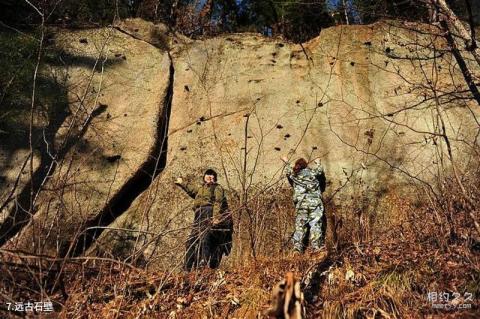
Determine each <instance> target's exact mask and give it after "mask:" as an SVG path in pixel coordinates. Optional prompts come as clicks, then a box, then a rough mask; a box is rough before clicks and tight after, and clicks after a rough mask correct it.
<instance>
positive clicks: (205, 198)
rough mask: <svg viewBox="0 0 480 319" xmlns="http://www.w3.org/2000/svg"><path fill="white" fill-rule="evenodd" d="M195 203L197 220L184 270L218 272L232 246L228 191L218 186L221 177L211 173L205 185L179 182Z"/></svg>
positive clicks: (177, 182)
mask: <svg viewBox="0 0 480 319" xmlns="http://www.w3.org/2000/svg"><path fill="white" fill-rule="evenodd" d="M175 184H177V185H178V186H179V187H180V188H182V189H183V190H184V191H185V192H186V193H187V194H188V195H189V196H190V197H191V198H193V199H194V202H193V210H194V212H195V217H194V221H193V225H192V231H191V233H190V236H189V237H188V240H187V242H186V255H185V263H184V269H185V270H187V271H190V270H192V269H196V268H198V267H201V266H209V267H210V268H218V266H219V265H220V261H221V259H222V256H223V255H228V254H229V253H230V250H231V246H232V226H233V225H232V222H231V216H230V214H229V213H228V204H227V198H226V196H225V190H224V189H223V187H222V186H221V185H220V184H218V183H217V173H216V172H215V171H214V170H213V169H208V170H206V171H205V173H204V175H203V182H202V183H201V184H199V185H198V184H195V183H186V182H184V180H183V179H182V178H178V179H177V180H176V181H175Z"/></svg>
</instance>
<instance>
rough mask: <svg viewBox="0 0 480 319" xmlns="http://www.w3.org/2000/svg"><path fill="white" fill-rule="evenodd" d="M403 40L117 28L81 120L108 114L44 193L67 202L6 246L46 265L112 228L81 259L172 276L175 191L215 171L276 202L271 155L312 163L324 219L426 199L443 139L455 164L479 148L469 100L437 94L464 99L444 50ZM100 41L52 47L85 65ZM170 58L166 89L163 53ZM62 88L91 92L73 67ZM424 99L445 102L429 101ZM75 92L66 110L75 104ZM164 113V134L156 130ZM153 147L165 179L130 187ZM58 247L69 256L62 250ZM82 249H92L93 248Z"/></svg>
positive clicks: (276, 170)
mask: <svg viewBox="0 0 480 319" xmlns="http://www.w3.org/2000/svg"><path fill="white" fill-rule="evenodd" d="M410 27H414V28H417V27H418V26H408V28H407V27H406V26H402V25H397V26H394V25H390V24H388V23H379V24H375V25H371V26H339V27H334V28H329V29H326V30H324V31H322V33H321V35H320V36H319V37H317V38H315V39H313V40H312V41H310V42H308V43H305V44H303V45H295V44H290V43H287V42H284V41H282V40H281V39H272V38H266V37H262V36H260V35H256V34H233V35H225V36H221V37H217V38H213V39H207V40H202V41H191V40H188V39H185V38H181V37H174V38H173V39H172V38H169V37H168V36H167V35H166V30H165V29H163V28H158V27H155V26H152V25H146V24H144V23H142V22H140V21H138V20H136V21H127V22H125V23H123V24H122V25H121V26H120V27H119V28H120V29H121V30H122V31H123V33H122V32H119V31H110V32H111V35H110V37H109V42H108V43H110V44H109V45H112V46H113V48H114V49H108V50H106V52H109V53H108V54H110V55H109V57H110V59H109V60H108V61H120V62H119V63H118V64H115V65H112V66H110V67H105V73H104V77H103V78H101V77H100V75H96V78H95V81H94V82H95V85H92V86H90V88H93V87H96V86H97V85H98V83H99V82H100V81H102V87H103V89H102V90H96V92H101V94H100V95H99V96H98V97H95V95H94V96H93V97H91V98H90V99H89V100H88V101H90V102H89V104H88V106H89V108H90V109H93V108H94V107H95V106H96V105H99V104H100V103H102V104H107V105H108V107H107V110H106V111H105V112H104V113H102V114H101V115H99V116H98V117H95V119H93V120H92V123H91V124H90V127H89V128H88V129H87V131H86V133H85V137H84V138H83V140H84V141H85V142H84V143H81V144H79V145H77V146H76V147H75V148H73V149H72V150H71V151H69V152H68V154H67V155H66V159H65V160H64V161H63V163H64V164H63V165H62V166H61V167H59V168H57V172H56V173H55V176H54V177H53V178H52V180H51V181H49V183H51V184H52V185H57V183H60V182H62V181H63V182H64V184H61V185H65V186H67V188H66V190H65V191H64V192H63V193H62V196H60V197H59V195H58V192H59V191H58V188H54V187H50V188H48V191H44V192H43V193H44V194H43V196H42V199H41V200H40V202H41V207H40V208H39V212H38V213H37V214H36V215H35V217H34V219H33V221H32V223H31V224H30V225H29V226H28V227H27V228H26V229H25V230H24V231H22V232H21V233H20V234H19V235H18V236H17V237H16V238H15V239H14V240H13V241H11V242H10V243H9V244H12V245H13V244H15V245H21V247H22V248H25V249H28V248H31V245H32V243H31V238H32V235H35V236H36V234H39V233H42V234H48V236H46V247H49V249H47V250H48V251H49V252H50V251H53V250H55V249H58V248H55V249H54V247H55V246H56V245H58V244H57V242H62V243H64V244H63V245H65V243H66V244H69V243H72V239H71V237H74V236H76V237H77V239H78V238H83V237H81V236H79V235H78V234H76V233H75V231H78V230H80V231H82V230H83V229H85V227H86V226H93V225H94V222H96V223H98V222H100V224H101V225H102V226H105V225H106V224H108V222H110V221H113V222H112V223H111V224H110V225H109V228H110V229H109V230H106V231H104V232H103V233H102V234H101V236H100V237H99V239H98V240H96V241H95V243H94V244H93V245H92V246H91V247H90V249H89V251H88V254H97V253H102V254H103V253H106V254H111V255H113V256H116V257H121V258H127V257H128V256H130V257H134V258H136V257H141V258H142V259H144V260H146V261H149V262H150V263H151V264H152V265H156V266H160V265H163V266H168V267H173V266H175V265H178V264H179V263H178V262H179V261H180V260H181V257H182V253H183V250H184V246H183V240H184V239H185V236H186V230H187V229H188V227H189V223H190V222H191V219H192V213H191V209H190V205H191V201H190V200H189V199H188V198H187V196H186V195H185V194H184V193H182V191H181V190H179V189H177V188H176V187H175V186H174V185H173V180H174V179H175V178H176V177H178V176H182V177H184V178H186V179H191V180H193V179H199V178H200V177H201V175H202V172H203V171H204V170H205V169H206V168H209V167H212V168H215V169H216V170H217V171H218V172H219V175H220V183H221V184H223V185H224V186H225V187H226V188H227V189H228V190H229V191H230V194H231V196H235V194H236V195H239V194H240V195H239V197H241V193H242V192H243V191H244V190H246V191H249V192H250V193H254V192H258V191H259V190H264V191H265V190H267V191H270V192H271V194H270V195H271V196H273V197H275V196H277V195H278V196H280V194H276V193H274V192H273V191H272V190H274V189H276V188H277V187H278V185H284V184H285V182H286V181H285V178H284V177H283V175H282V174H283V164H282V162H281V160H280V157H281V156H283V155H287V156H288V157H289V158H290V159H291V160H292V161H293V160H295V159H296V158H298V157H305V158H307V159H309V160H312V159H313V158H315V157H321V160H322V164H323V165H324V167H325V169H326V172H327V176H328V179H329V182H330V184H329V187H328V191H327V194H326V196H327V197H332V198H333V201H335V202H336V203H346V202H348V201H351V198H353V197H352V196H353V195H358V194H361V195H362V196H363V197H364V198H365V199H366V200H365V203H364V205H365V209H368V207H369V206H370V207H371V209H379V207H381V204H380V203H381V201H382V196H383V195H384V194H385V193H386V192H388V191H395V192H398V193H399V194H403V195H404V196H408V195H409V193H410V191H411V189H410V188H409V186H408V185H407V184H408V182H412V181H416V182H418V183H420V184H422V183H430V182H432V181H433V179H434V176H435V174H437V169H438V167H439V166H438V165H445V167H446V168H448V166H449V164H448V161H447V160H446V158H447V155H446V154H447V151H446V148H445V143H444V142H445V141H444V140H443V139H442V138H443V135H444V134H443V133H444V132H443V131H442V127H445V130H446V133H447V135H448V136H450V137H451V138H450V144H451V146H452V150H453V153H454V156H455V158H465V157H466V156H470V155H469V153H468V151H467V149H466V148H465V147H464V146H465V145H473V144H475V143H478V140H476V138H477V137H476V135H475V130H476V129H477V126H476V124H475V121H474V116H475V115H476V116H478V110H477V109H478V106H472V107H470V104H469V103H471V102H469V101H467V100H465V99H461V98H462V97H463V96H466V93H459V94H460V95H461V96H459V97H460V99H456V100H452V99H451V97H452V96H451V95H449V94H448V92H451V91H453V90H454V89H455V90H457V89H459V90H460V91H461V90H462V89H463V88H464V85H463V84H462V83H464V81H463V79H462V77H461V75H460V74H459V72H458V70H457V69H456V67H455V62H454V60H453V58H452V57H451V56H450V55H449V54H447V53H445V52H442V49H443V48H444V47H445V44H444V43H442V42H441V41H440V40H438V39H436V38H434V37H429V36H426V35H422V34H421V33H419V32H415V31H412V30H409V29H411V28H410ZM102 32H105V31H82V32H75V33H68V34H65V35H64V36H62V37H65V39H69V40H68V41H70V42H71V43H74V44H75V45H74V48H75V49H78V50H80V49H81V50H86V49H87V48H90V49H91V50H92V51H91V52H90V53H89V54H91V55H93V53H94V52H96V51H94V48H97V49H98V48H99V47H101V46H100V45H99V44H97V45H96V46H95V45H94V43H95V41H93V40H89V44H88V46H84V45H81V44H79V39H81V38H88V39H92V38H95V35H96V34H102ZM162 32H163V33H162ZM127 33H128V34H130V35H131V36H129V35H127ZM135 38H137V39H135ZM152 45H155V46H157V47H160V48H162V49H155V48H154V47H153V46H152ZM169 46H170V54H171V57H172V60H173V68H172V70H171V71H172V72H171V73H169V63H170V62H169V59H168V56H167V54H166V53H165V52H164V51H163V50H164V49H168V48H169ZM107 48H110V46H107ZM433 48H436V49H435V50H434V49H433ZM87 51H88V50H87ZM117 51H118V52H117ZM82 52H84V51H82ZM123 55H125V56H126V59H125V60H123ZM116 59H117V60H116ZM100 62H101V61H100ZM100 64H101V63H100ZM90 71H91V70H90ZM71 72H72V80H71V83H72V84H73V83H76V81H79V80H80V79H84V78H88V76H85V74H82V73H85V72H87V75H88V72H89V70H88V69H85V68H81V67H78V66H77V67H76V68H75V69H74V70H72V71H71ZM172 81H173V82H172ZM169 83H170V84H171V85H172V86H171V87H170V89H171V90H170V92H171V93H172V95H171V96H170V95H169V94H168V88H169V87H168V84H169ZM458 85H460V87H457V86H458ZM81 87H83V88H84V87H85V84H83V85H82V86H81ZM432 88H436V90H435V91H436V92H443V93H442V94H441V95H440V96H437V98H435V96H434V90H432ZM71 92H73V93H72V97H73V96H75V94H78V92H79V90H78V88H76V89H75V88H72V89H71ZM462 94H463V95H462ZM170 98H172V100H171V105H170V103H169V101H170ZM165 99H167V101H165ZM76 102H77V101H75V100H72V101H71V105H72V110H75V109H76V108H78V104H75V103H76ZM75 105H77V106H75ZM163 105H168V110H167V111H166V112H164V115H165V116H168V118H166V117H165V119H166V120H167V121H166V122H165V123H164V125H163V126H162V127H163V128H164V129H167V128H168V131H166V132H168V133H167V134H163V133H162V132H158V131H159V130H158V129H157V128H158V123H159V122H158V121H159V118H160V117H161V114H162V113H161V111H162V106H163ZM72 113H74V111H72ZM472 113H473V115H472ZM167 122H168V123H167ZM442 122H443V123H444V124H443V125H442ZM67 123H68V120H67ZM160 131H161V130H160ZM61 134H65V133H64V132H63V131H61V132H60V133H59V135H61ZM155 145H156V146H155ZM159 145H161V146H159ZM162 147H165V149H166V154H165V157H162V160H163V161H165V163H164V164H165V169H164V170H163V171H162V172H161V173H160V174H159V175H158V176H157V177H156V178H153V176H152V177H151V178H150V179H149V181H152V183H151V184H150V183H146V181H145V179H144V180H143V181H139V180H136V179H134V182H131V183H130V184H128V183H129V181H130V180H131V179H132V178H133V176H135V175H136V174H139V170H140V171H142V165H144V163H145V162H148V161H149V160H151V156H154V158H155V156H156V154H159V153H155V151H157V152H158V151H161V149H162ZM117 155H119V156H120V157H119V158H118V159H115V158H117ZM109 159H110V160H109ZM443 163H444V164H443ZM458 165H459V166H462V165H463V164H462V163H460V162H458ZM160 166H162V168H163V165H160ZM157 168H158V167H157ZM158 171H159V170H158V169H157V170H156V172H158ZM145 183H146V184H145ZM148 184H150V185H149V187H148V188H147V189H146V190H145V191H143V189H144V188H145V187H146V186H148ZM125 185H127V186H125ZM137 186H141V187H137ZM132 192H133V194H134V195H133V196H130V197H129V198H126V199H125V200H124V201H122V200H121V199H120V197H124V196H125V195H126V194H132ZM140 193H141V194H140ZM118 194H120V196H119V195H118ZM137 195H139V196H138V197H137ZM333 196H334V197H333ZM115 198H116V199H115ZM112 201H114V202H115V201H117V202H115V203H112ZM132 201H133V202H132ZM130 204H131V205H130ZM112 207H114V209H112ZM110 212H111V214H110ZM98 216H103V220H102V218H100V219H99V218H98ZM117 217H118V218H117ZM38 225H42V226H40V227H39V226H38ZM93 235H95V234H93ZM93 235H92V236H93ZM43 237H45V236H43ZM64 237H70V240H67V239H65V240H63V241H62V240H59V239H58V238H64ZM34 238H36V237H34ZM83 241H84V242H86V243H87V245H86V247H88V246H89V243H90V242H89V241H90V237H88V236H87V237H85V238H83ZM77 242H78V240H77ZM67 246H68V245H67ZM77 246H78V245H77ZM86 247H85V248H86ZM63 249H64V250H65V249H67V250H68V247H67V248H63ZM72 249H73V248H72ZM81 250H82V249H80V250H79V251H81Z"/></svg>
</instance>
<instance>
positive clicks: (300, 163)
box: [293, 157, 308, 175]
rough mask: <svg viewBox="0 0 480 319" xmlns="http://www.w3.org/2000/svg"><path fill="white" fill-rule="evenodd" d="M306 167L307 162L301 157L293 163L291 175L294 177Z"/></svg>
mask: <svg viewBox="0 0 480 319" xmlns="http://www.w3.org/2000/svg"><path fill="white" fill-rule="evenodd" d="M307 166H308V163H307V161H306V160H305V159H304V158H303V157H302V158H299V159H298V160H297V161H296V162H295V165H294V166H293V173H295V175H297V174H298V172H300V171H301V170H302V169H304V168H306V167H307Z"/></svg>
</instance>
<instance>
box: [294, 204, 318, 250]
mask: <svg viewBox="0 0 480 319" xmlns="http://www.w3.org/2000/svg"><path fill="white" fill-rule="evenodd" d="M296 211H297V217H296V220H295V233H294V234H293V246H294V248H295V250H297V251H300V252H303V251H304V250H305V243H306V242H307V241H308V239H310V245H311V246H312V248H313V249H314V250H318V249H320V247H321V246H323V234H322V217H323V214H324V207H323V203H322V200H321V199H320V198H313V199H312V198H308V199H303V200H301V201H299V202H297V204H296ZM308 234H309V236H308V237H310V238H307V235H308Z"/></svg>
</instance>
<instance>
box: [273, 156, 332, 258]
mask: <svg viewBox="0 0 480 319" xmlns="http://www.w3.org/2000/svg"><path fill="white" fill-rule="evenodd" d="M282 160H283V161H284V162H285V164H286V175H287V178H288V180H289V182H290V183H291V185H292V186H293V202H294V204H295V210H296V212H297V216H296V219H295V232H294V234H293V246H294V249H295V250H296V251H299V252H303V251H304V250H305V247H304V241H305V239H306V238H305V236H306V235H307V233H309V234H310V236H309V237H310V245H311V246H312V248H313V250H319V249H320V248H321V247H322V246H323V245H324V242H323V241H324V236H323V235H324V234H323V232H324V227H322V217H323V215H324V211H325V209H324V206H323V201H322V189H321V177H322V176H324V175H323V174H324V172H323V167H322V166H321V165H320V160H319V159H316V160H315V166H314V167H312V168H309V167H308V163H307V161H306V160H305V159H303V158H300V159H298V160H297V161H296V162H295V165H294V166H293V167H292V166H291V165H290V164H289V163H288V159H287V158H286V157H283V158H282Z"/></svg>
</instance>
